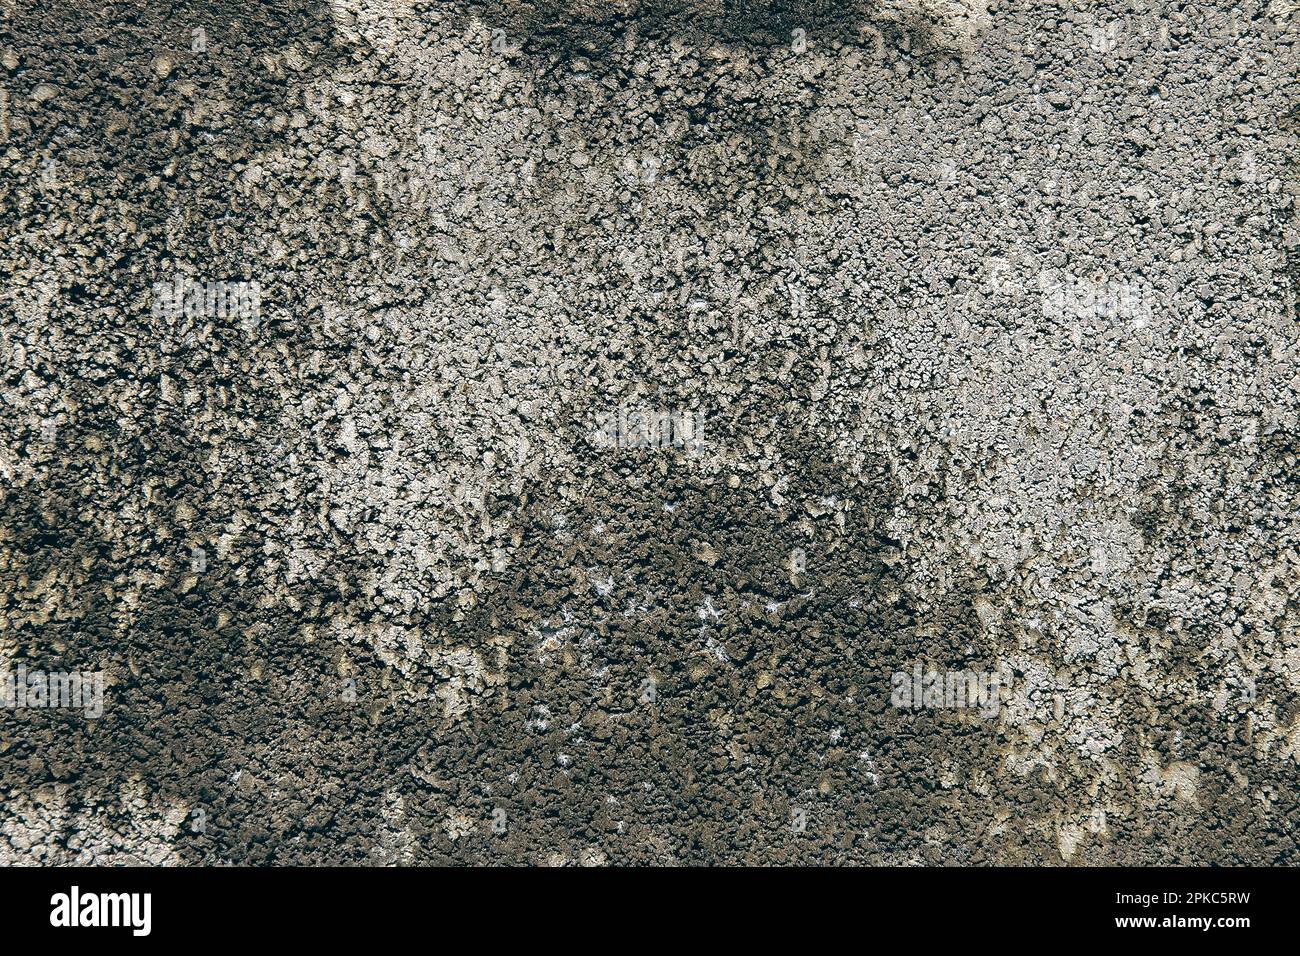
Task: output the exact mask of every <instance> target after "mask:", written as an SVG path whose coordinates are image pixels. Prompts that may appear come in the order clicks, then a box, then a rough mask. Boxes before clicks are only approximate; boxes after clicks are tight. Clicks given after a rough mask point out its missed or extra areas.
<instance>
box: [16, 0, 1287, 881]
mask: <svg viewBox="0 0 1300 956" xmlns="http://www.w3.org/2000/svg"><path fill="white" fill-rule="evenodd" d="M0 12H2V13H3V20H0V97H3V99H0V256H3V289H0V319H2V321H3V326H2V327H0V670H3V671H4V672H6V673H7V674H9V675H11V676H12V675H14V674H18V675H20V676H19V677H18V678H13V679H12V681H11V686H10V687H9V688H7V689H6V691H5V694H6V702H5V703H6V706H5V709H3V710H0V796H2V802H0V863H10V864H12V863H18V864H30V863H67V862H95V863H105V864H118V863H126V862H142V861H149V862H157V863H175V864H197V863H214V862H235V863H258V864H262V863H276V864H289V863H293V864H300V863H310V864H319V863H348V864H361V863H423V862H464V863H496V862H501V863H544V864H549V863H560V864H563V863H572V864H579V863H581V864H625V863H660V864H673V863H676V864H693V863H739V862H749V863H776V862H797V863H878V864H907V865H916V864H967V863H969V864H987V863H1001V864H1022V863H1023V864H1057V865H1060V864H1116V863H1127V864H1154V863H1194V862H1201V863H1220V864H1235V863H1248V862H1249V863H1297V862H1300V843H1298V840H1300V834H1298V833H1297V826H1298V825H1300V795H1298V792H1297V788H1296V786H1295V781H1296V777H1297V773H1298V772H1300V765H1298V764H1300V604H1298V603H1297V602H1298V600H1300V551H1298V550H1297V544H1298V543H1300V534H1298V532H1300V528H1298V526H1297V522H1298V513H1297V505H1298V504H1300V468H1298V467H1297V459H1298V458H1300V421H1298V420H1297V413H1298V412H1300V365H1298V364H1297V359H1298V358H1300V321H1298V319H1300V317H1298V315H1297V311H1296V300H1295V284H1296V279H1297V275H1298V274H1300V272H1298V270H1297V262H1298V259H1297V256H1298V255H1300V250H1298V249H1297V245H1298V243H1300V236H1298V235H1297V221H1296V218H1295V203H1296V193H1297V190H1298V189H1300V175H1298V174H1297V166H1296V163H1297V152H1298V150H1297V132H1298V127H1300V109H1298V106H1300V104H1298V102H1297V96H1296V93H1297V90H1296V86H1297V75H1296V74H1297V57H1296V52H1297V39H1298V36H1300V31H1298V30H1297V23H1296V10H1295V6H1294V4H1292V3H1289V2H1284V0H1275V2H1273V3H1271V4H1267V3H1258V2H1247V3H1245V4H1242V5H1238V6H1236V7H1231V6H1227V5H1226V4H1225V5H1217V6H1212V5H1208V4H1195V5H1193V4H1180V3H1172V2H1170V3H1151V4H1148V3H1145V2H1142V0H1135V2H1133V3H1124V2H1120V0H1107V2H1105V3H1104V4H1103V3H1094V4H1085V5H1080V6H1073V7H1072V6H1069V5H1067V4H1065V3H1042V4H1037V5H1033V6H1027V5H1024V4H1012V5H1007V4H1002V3H994V4H987V3H984V2H983V0H953V2H929V0H920V2H912V0H885V2H882V3H867V2H843V3H840V2H828V0H786V2H779V0H778V2H760V0H700V2H691V0H679V2H667V0H663V2H650V0H647V2H639V0H625V2H621V3H620V2H617V0H615V2H610V3H598V2H595V0H589V2H581V3H576V2H575V3H569V2H546V0H537V2H535V3H532V4H528V3H519V2H513V0H485V2H475V0H455V2H450V3H432V2H430V3H419V2H413V0H331V2H328V3H326V2H319V0H276V2H273V3H268V4H258V5H254V4H245V3H228V2H226V0H178V2H176V3H168V4H163V3H157V2H152V0H149V2H143V3H133V4H130V5H127V4H117V5H111V4H110V5H108V6H103V5H102V4H99V3H82V2H80V0H72V2H71V3H68V4H57V3H50V4H37V3H33V2H27V0H21V2H20V0H0ZM221 284H224V286H223V285H221ZM196 289H200V290H202V291H204V292H206V293H208V294H206V295H204V294H195V290H196ZM176 290H179V293H180V294H179V295H176V294H175V291H176ZM56 672H57V673H70V674H79V675H82V676H83V677H84V679H85V681H87V682H89V681H90V675H92V674H93V675H97V677H98V679H101V680H102V695H101V696H100V697H99V698H97V699H98V703H99V705H101V706H102V713H99V714H98V715H95V714H94V710H96V709H98V708H97V707H91V706H82V707H78V706H50V704H52V703H54V695H53V694H51V693H50V692H49V690H48V686H47V688H46V691H45V693H44V694H42V693H39V692H38V690H37V688H36V686H35V684H34V683H33V677H32V675H33V674H41V675H50V674H53V673H56ZM932 674H937V675H939V681H940V682H941V683H942V686H938V685H937V684H936V683H935V681H934V680H933V679H931V677H930V675H932ZM947 674H958V675H960V677H961V680H962V682H963V683H962V684H961V686H956V685H954V683H953V682H952V681H947V682H944V675H947ZM41 679H42V678H36V679H35V681H36V683H39V682H40V680H41ZM45 679H47V680H48V678H45ZM21 680H26V681H27V685H26V686H23V687H21V688H20V686H19V685H20V683H21ZM86 686H89V683H87V684H86ZM954 687H955V691H954ZM936 688H937V689H936ZM963 689H965V691H967V693H965V696H963ZM918 691H919V692H918ZM954 693H955V696H954ZM42 698H44V702H43V703H42ZM74 703H75V702H74Z"/></svg>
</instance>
